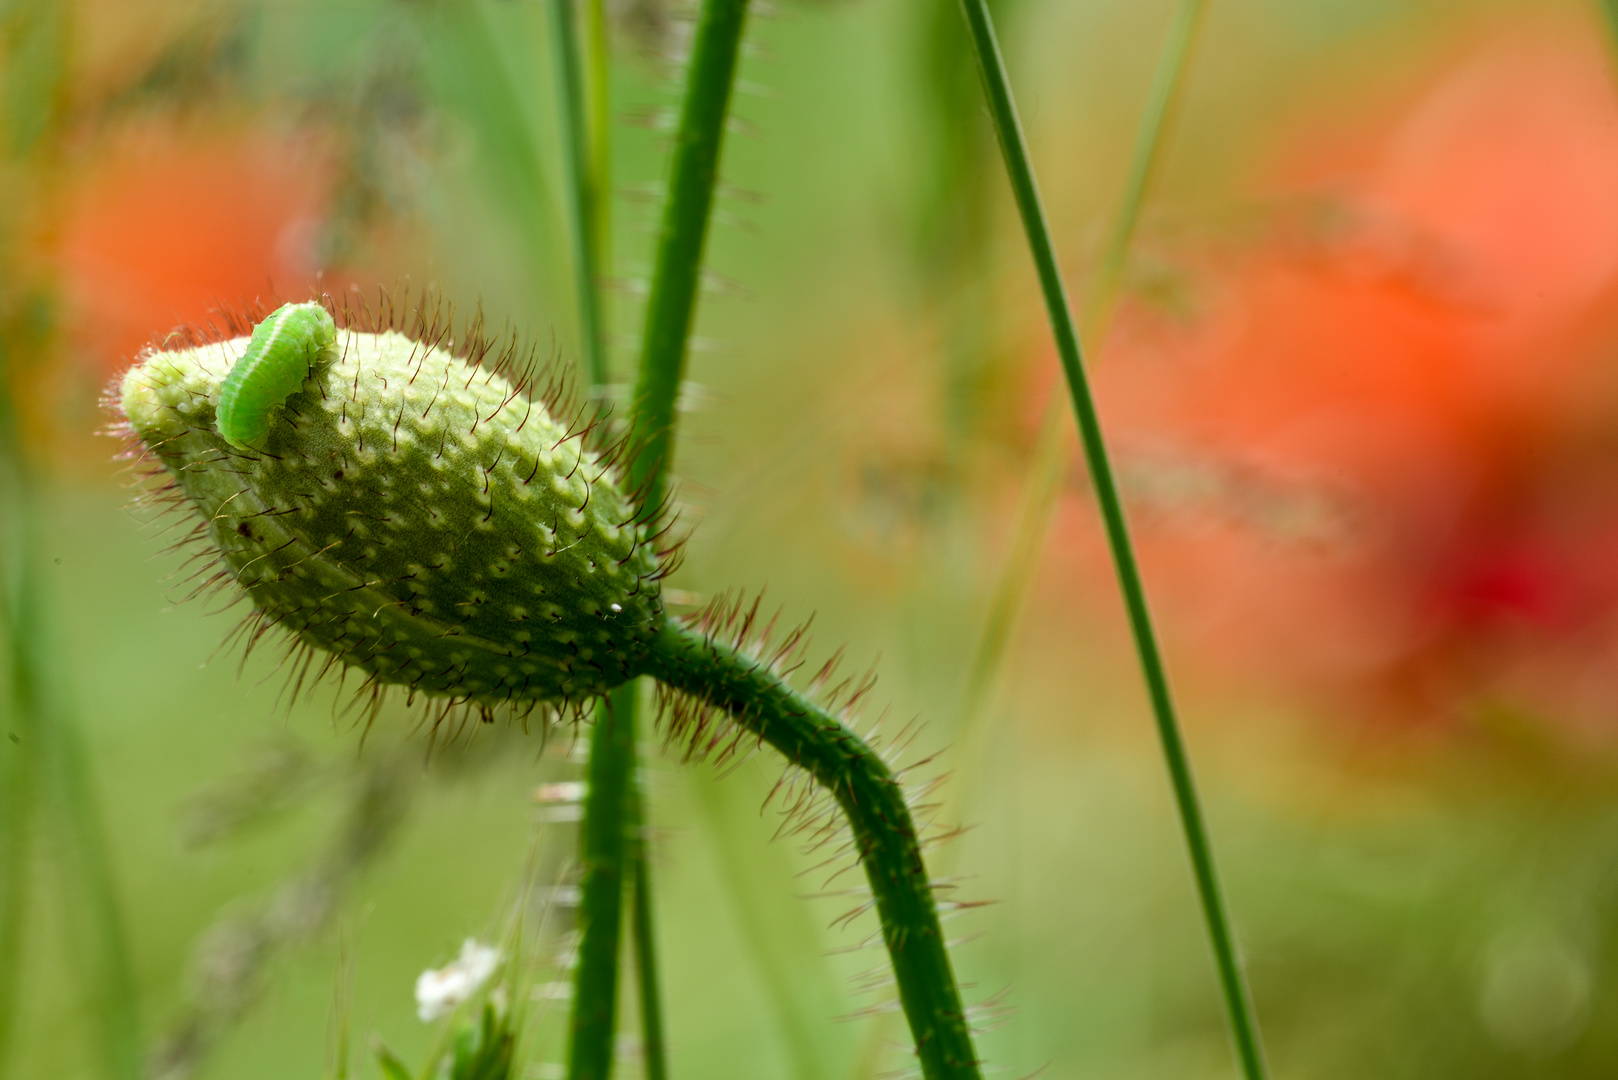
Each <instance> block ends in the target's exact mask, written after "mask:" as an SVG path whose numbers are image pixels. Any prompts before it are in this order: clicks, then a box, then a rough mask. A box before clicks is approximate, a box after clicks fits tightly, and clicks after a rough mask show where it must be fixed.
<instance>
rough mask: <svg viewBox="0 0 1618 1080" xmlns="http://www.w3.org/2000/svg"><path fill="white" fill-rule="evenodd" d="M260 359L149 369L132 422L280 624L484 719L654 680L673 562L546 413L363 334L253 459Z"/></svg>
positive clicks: (124, 400) (241, 344) (440, 362)
mask: <svg viewBox="0 0 1618 1080" xmlns="http://www.w3.org/2000/svg"><path fill="white" fill-rule="evenodd" d="M247 348H248V339H246V338H237V339H234V340H230V341H222V342H216V343H212V344H204V345H199V346H197V347H194V348H182V349H175V350H172V351H152V352H149V353H147V354H146V355H145V356H144V357H143V358H142V360H141V362H140V363H139V364H138V365H137V366H136V367H134V368H132V369H131V370H130V371H129V372H128V373H127V374H126V375H125V376H124V379H123V383H122V386H121V388H120V391H119V394H120V402H119V403H120V404H121V406H122V409H123V412H124V414H125V415H126V416H127V417H128V420H129V424H130V426H131V428H132V429H133V432H134V435H135V437H136V438H137V439H138V440H139V441H140V443H141V444H142V445H143V446H144V449H145V450H146V452H147V453H149V454H150V455H151V456H153V457H155V458H156V460H157V461H158V462H160V463H161V464H162V466H163V467H164V469H166V471H167V472H168V473H169V474H171V475H172V477H173V480H174V481H175V489H176V490H177V492H178V494H179V495H180V496H181V498H182V501H183V502H184V503H185V504H186V505H188V506H189V507H190V509H192V510H194V511H195V512H196V513H198V514H199V515H201V518H202V520H203V522H204V523H205V526H204V528H205V531H206V535H205V541H206V542H207V543H208V544H209V545H211V546H212V547H213V548H214V549H216V550H217V551H218V553H219V555H220V557H221V558H222V560H223V562H224V565H225V567H226V568H227V569H228V571H229V573H230V575H231V576H232V577H234V579H235V580H236V582H237V583H238V584H239V585H240V586H241V587H242V588H243V589H244V590H245V591H246V593H247V595H248V597H249V598H251V600H252V602H253V604H254V605H255V606H256V607H257V608H258V610H259V612H261V613H262V617H263V618H264V619H266V620H268V621H270V622H273V623H275V624H278V625H280V626H282V627H284V628H285V629H287V630H288V631H290V632H291V633H293V634H294V635H296V637H297V638H298V639H299V640H300V641H301V642H303V643H304V644H306V645H309V646H313V647H314V648H317V649H322V650H326V651H328V652H329V653H331V654H332V656H333V657H334V658H335V659H336V660H339V661H341V662H342V663H345V664H351V665H354V666H355V667H358V668H361V669H363V670H364V671H366V672H368V673H369V674H370V676H371V678H372V679H373V680H374V681H375V682H377V683H382V684H395V685H399V686H402V687H406V688H408V689H409V690H410V691H411V692H412V693H414V692H417V691H419V692H421V693H424V694H429V695H438V696H447V697H453V698H462V699H466V700H469V701H472V702H476V703H479V704H493V703H497V702H505V701H516V702H530V701H537V700H544V699H572V700H578V699H580V698H584V697H588V696H590V695H594V694H599V693H601V692H603V691H605V690H608V689H611V688H612V687H614V686H616V685H618V684H619V683H622V682H624V681H625V680H626V679H628V678H630V677H631V676H633V675H634V674H636V673H637V672H639V671H640V670H641V669H642V668H643V661H644V656H645V652H646V649H647V647H648V644H649V642H650V641H651V639H652V638H653V637H655V635H656V633H657V631H658V629H659V628H660V627H661V626H662V624H663V610H662V605H661V603H660V601H659V598H658V588H657V582H658V578H659V576H660V573H659V564H658V558H657V555H656V553H655V552H654V551H653V550H652V546H651V544H650V543H648V541H647V539H646V537H645V535H644V530H643V528H642V526H640V525H639V524H638V523H637V522H636V521H635V510H634V507H633V506H632V505H631V503H630V501H629V499H628V498H626V496H625V494H624V493H623V491H622V490H621V489H620V487H619V484H618V480H617V477H616V476H615V474H614V472H613V470H612V468H611V467H610V466H609V465H608V464H607V463H606V462H605V461H604V460H602V459H601V458H600V457H599V456H598V455H597V454H595V453H593V452H591V451H589V450H587V449H586V448H585V446H584V445H583V443H584V439H583V437H582V436H581V435H580V434H578V433H570V432H569V431H568V430H567V429H565V428H563V427H562V426H561V425H560V424H558V423H557V422H556V421H555V420H553V419H552V418H551V416H550V414H549V413H548V412H547V411H546V408H545V406H544V405H543V404H542V403H540V402H539V401H536V400H531V399H530V398H528V397H526V396H525V395H524V394H523V393H522V392H521V390H520V389H519V388H518V387H517V386H514V385H513V384H512V382H511V381H510V380H508V379H507V378H505V377H504V376H502V375H501V374H499V373H498V372H497V371H493V370H490V369H487V368H481V367H477V366H473V365H471V364H468V363H466V362H465V361H463V360H461V359H460V358H458V357H456V356H455V355H452V354H451V352H450V351H448V350H447V349H444V348H440V347H436V346H434V345H432V344H428V343H426V342H418V341H414V340H412V339H411V338H409V337H407V336H405V335H403V334H400V333H396V332H392V331H388V332H384V333H367V332H360V331H357V330H353V329H345V330H339V331H337V334H336V342H335V345H333V346H331V347H328V348H325V349H323V350H320V351H319V352H318V353H317V352H310V354H309V355H310V357H311V359H310V360H309V361H308V375H307V377H306V378H305V379H304V380H303V383H302V385H301V387H299V388H298V389H296V390H295V391H294V392H292V393H291V394H290V396H287V397H285V398H284V400H278V401H277V402H276V403H275V404H274V405H273V406H272V407H269V408H268V415H267V419H266V426H265V430H264V432H263V434H262V436H259V437H255V438H254V440H253V446H252V447H246V448H244V447H241V446H238V445H234V444H233V443H232V442H231V441H229V440H227V439H226V438H224V437H223V436H221V434H220V433H219V430H218V420H217V410H218V408H219V403H220V394H221V387H222V386H223V385H224V384H225V382H226V380H227V378H228V377H229V376H230V374H231V372H232V370H233V368H235V367H236V366H237V364H238V363H239V362H242V361H243V360H244V353H246V352H247ZM302 355H303V354H301V353H300V357H301V356H302ZM300 362H303V361H302V360H300ZM238 381H240V379H238Z"/></svg>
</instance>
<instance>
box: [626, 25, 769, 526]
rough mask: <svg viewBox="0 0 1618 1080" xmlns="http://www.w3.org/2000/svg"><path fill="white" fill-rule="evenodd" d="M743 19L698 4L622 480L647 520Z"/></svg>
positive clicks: (659, 473) (654, 504)
mask: <svg viewBox="0 0 1618 1080" xmlns="http://www.w3.org/2000/svg"><path fill="white" fill-rule="evenodd" d="M746 16H747V0H703V4H702V10H701V13H700V14H699V15H698V17H697V32H696V39H695V41H694V42H693V43H692V48H691V67H690V69H689V72H688V73H687V76H686V89H685V101H684V104H683V105H682V106H681V109H680V126H679V128H678V130H677V132H676V134H675V143H674V160H673V162H672V163H671V168H670V173H669V195H668V203H667V205H666V206H665V207H664V209H663V231H662V235H661V237H660V238H659V240H658V245H657V263H656V267H655V268H654V270H653V273H652V291H651V296H650V299H649V301H648V304H647V311H646V334H645V337H644V339H643V340H642V342H641V357H640V370H639V373H638V375H637V377H636V380H635V399H634V400H635V423H634V436H633V438H634V442H635V445H637V446H639V447H640V452H639V453H638V454H637V455H636V458H635V460H634V461H633V462H632V463H631V464H630V469H629V479H630V486H631V487H632V488H639V489H640V490H642V491H644V493H645V494H644V496H643V501H642V506H643V508H644V509H643V512H644V513H645V514H647V515H650V514H651V513H653V512H655V511H656V510H657V508H658V507H659V505H660V504H661V502H662V499H663V489H664V481H665V476H666V473H667V471H668V462H669V459H670V457H671V446H672V442H673V437H674V406H675V402H676V399H677V398H678V397H679V392H680V380H681V379H682V378H683V377H684V374H685V360H686V352H687V347H688V343H689V338H690V334H691V323H692V320H693V318H694V317H695V315H696V307H697V289H698V286H699V285H700V284H701V280H702V252H703V248H704V247H705V246H706V244H707V239H708V221H709V218H710V216H711V213H712V210H713V199H714V187H715V185H716V184H717V182H718V179H719V152H720V150H721V148H722V147H723V145H724V138H725V117H726V114H727V113H728V112H729V110H730V95H731V89H732V87H733V85H734V83H735V80H736V61H737V57H738V54H739V53H740V52H741V44H742V29H743V26H744V24H745V23H746Z"/></svg>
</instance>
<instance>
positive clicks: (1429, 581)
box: [1100, 27, 1618, 731]
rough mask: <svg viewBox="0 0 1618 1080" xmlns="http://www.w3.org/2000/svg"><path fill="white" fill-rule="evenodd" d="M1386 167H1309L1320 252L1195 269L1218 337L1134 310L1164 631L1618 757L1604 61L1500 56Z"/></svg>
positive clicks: (1253, 667) (1615, 421)
mask: <svg viewBox="0 0 1618 1080" xmlns="http://www.w3.org/2000/svg"><path fill="white" fill-rule="evenodd" d="M1373 142H1374V145H1372V146H1371V147H1370V149H1369V152H1361V153H1360V154H1359V155H1358V156H1359V158H1360V160H1358V161H1355V162H1352V166H1353V167H1352V169H1345V168H1343V167H1342V164H1341V163H1342V158H1343V155H1342V154H1341V153H1334V151H1333V148H1332V147H1331V146H1330V145H1329V144H1328V145H1324V146H1315V147H1312V148H1310V149H1307V150H1306V151H1305V153H1304V154H1302V155H1298V156H1297V157H1295V158H1294V161H1295V162H1299V161H1301V162H1303V164H1301V165H1300V164H1294V165H1293V166H1292V167H1291V168H1290V169H1288V170H1287V172H1288V174H1289V175H1290V179H1289V180H1287V181H1285V182H1284V183H1283V184H1282V185H1281V187H1282V188H1283V192H1284V193H1290V194H1291V195H1292V196H1293V197H1294V199H1295V200H1296V202H1297V203H1298V204H1299V205H1305V206H1310V205H1312V206H1313V207H1315V208H1316V210H1318V211H1319V212H1318V213H1316V214H1314V215H1313V217H1312V219H1311V220H1309V221H1308V222H1307V223H1306V224H1307V226H1308V227H1307V228H1305V229H1302V230H1299V229H1297V228H1293V229H1286V230H1277V231H1276V235H1275V236H1273V237H1272V238H1271V239H1270V240H1268V241H1266V242H1264V243H1262V244H1260V245H1257V246H1256V247H1254V248H1252V249H1249V250H1247V251H1244V252H1242V253H1240V254H1237V255H1235V256H1230V255H1226V256H1224V257H1215V256H1204V257H1202V258H1200V259H1197V260H1194V261H1195V262H1196V264H1197V269H1196V271H1195V273H1196V275H1197V277H1198V279H1199V285H1198V287H1197V289H1196V290H1195V292H1196V293H1198V294H1199V299H1198V301H1197V303H1196V305H1195V313H1194V314H1193V315H1192V316H1191V317H1190V318H1189V319H1186V318H1183V317H1182V318H1180V319H1178V320H1176V319H1174V318H1171V317H1168V316H1165V315H1162V314H1160V313H1159V314H1153V313H1151V312H1147V311H1145V310H1142V309H1141V308H1139V307H1132V308H1131V309H1129V310H1127V311H1126V312H1125V313H1124V317H1123V319H1122V321H1121V323H1120V329H1119V332H1118V334H1117V335H1116V337H1115V341H1114V344H1113V346H1111V347H1109V348H1108V350H1107V356H1106V358H1105V362H1104V363H1103V364H1102V365H1100V384H1101V386H1100V393H1101V400H1102V407H1103V415H1104V417H1105V418H1106V420H1107V422H1108V426H1109V430H1110V432H1111V435H1112V438H1113V441H1114V443H1115V444H1116V445H1117V446H1118V447H1119V449H1120V452H1121V454H1122V456H1123V457H1124V458H1125V459H1126V461H1133V462H1134V463H1135V466H1136V468H1135V470H1134V472H1135V473H1136V474H1138V475H1139V476H1142V477H1144V478H1145V482H1146V486H1145V488H1144V489H1142V488H1141V486H1140V485H1138V484H1137V485H1136V503H1137V510H1138V511H1142V512H1143V513H1137V516H1138V517H1140V518H1141V521H1140V529H1139V530H1138V531H1139V532H1140V534H1141V539H1142V543H1143V550H1144V555H1145V559H1146V570H1147V575H1148V583H1149V585H1150V586H1151V587H1152V591H1153V593H1154V597H1155V598H1156V601H1157V605H1158V607H1159V608H1160V610H1161V612H1162V615H1163V621H1164V622H1165V624H1166V625H1167V626H1168V627H1169V628H1170V633H1171V635H1172V634H1176V633H1178V634H1182V635H1185V636H1188V637H1193V638H1195V640H1196V641H1198V642H1199V643H1200V644H1201V646H1202V648H1203V650H1204V655H1205V656H1206V657H1208V658H1209V659H1210V660H1211V661H1213V662H1214V663H1216V664H1220V665H1222V666H1225V667H1227V668H1235V669H1240V670H1244V671H1247V672H1249V673H1251V674H1254V675H1257V676H1259V677H1260V678H1262V679H1263V680H1264V681H1266V682H1268V683H1271V684H1273V683H1274V682H1276V681H1277V680H1282V681H1285V682H1286V683H1288V684H1290V685H1292V686H1294V687H1297V688H1301V689H1304V690H1307V691H1310V692H1312V693H1314V694H1317V695H1323V696H1326V697H1328V698H1329V699H1330V700H1332V701H1334V702H1337V703H1340V704H1347V705H1349V706H1351V707H1353V708H1355V709H1357V710H1359V711H1361V712H1364V713H1371V714H1377V715H1389V714H1392V715H1398V716H1404V717H1409V716H1413V715H1427V716H1430V715H1435V714H1447V713H1454V712H1455V711H1457V710H1464V709H1465V708H1467V707H1469V706H1472V705H1476V704H1478V703H1480V702H1494V703H1500V704H1509V705H1511V706H1513V707H1519V708H1529V709H1533V710H1536V711H1541V712H1548V713H1552V714H1555V715H1557V716H1559V717H1567V718H1570V719H1572V718H1578V717H1584V718H1587V719H1591V720H1599V721H1600V722H1602V723H1604V724H1606V726H1607V727H1608V728H1609V729H1610V730H1614V731H1618V675H1615V673H1618V277H1615V275H1618V92H1615V82H1614V78H1613V75H1612V72H1611V70H1610V60H1609V57H1608V55H1607V53H1606V52H1605V50H1604V49H1603V41H1602V40H1601V37H1600V36H1599V35H1598V34H1596V33H1595V32H1594V30H1593V29H1591V28H1588V27H1582V28H1580V29H1579V32H1577V33H1566V34H1564V33H1559V32H1550V31H1542V30H1541V31H1523V32H1517V33H1514V34H1512V35H1511V36H1510V37H1507V38H1503V39H1500V40H1496V41H1494V42H1491V43H1489V44H1487V45H1485V46H1484V47H1482V48H1479V49H1477V50H1475V51H1474V52H1473V53H1472V54H1471V55H1470V56H1468V57H1467V58H1466V59H1465V60H1464V62H1462V63H1459V64H1457V65H1455V66H1453V67H1452V68H1451V69H1450V70H1448V71H1446V72H1445V73H1443V74H1442V76H1441V77H1439V78H1438V79H1437V80H1436V81H1435V82H1433V84H1432V85H1431V86H1430V87H1429V88H1428V89H1427V91H1426V92H1425V93H1424V94H1423V95H1422V96H1421V97H1420V98H1419V100H1417V101H1415V102H1414V103H1412V105H1411V106H1410V108H1409V109H1408V110H1407V111H1406V112H1405V113H1404V114H1403V115H1402V116H1401V117H1400V118H1399V119H1398V121H1397V123H1396V124H1395V125H1394V126H1393V127H1392V129H1391V130H1389V131H1387V132H1386V133H1385V134H1384V135H1383V136H1382V137H1381V138H1379V139H1377V140H1374V141H1373ZM1350 156H1354V155H1350ZM1334 158H1335V159H1336V160H1337V161H1338V163H1339V164H1338V167H1337V168H1336V170H1335V175H1323V171H1322V169H1321V168H1320V167H1318V166H1314V167H1312V166H1310V165H1309V161H1310V160H1311V159H1313V160H1314V161H1322V160H1331V159H1334ZM1300 176H1301V177H1302V180H1300V179H1299V177H1300ZM1298 195H1307V196H1309V198H1308V199H1296V196H1298ZM1306 216H1307V215H1306ZM1165 481H1172V483H1169V484H1167V485H1166V484H1165ZM1154 487H1155V488H1156V489H1157V490H1159V492H1160V493H1161V492H1163V491H1169V492H1174V491H1178V492H1180V493H1181V494H1179V495H1173V496H1171V497H1167V498H1162V497H1159V498H1155V499H1154V498H1152V497H1151V492H1152V490H1153V489H1154ZM1187 491H1189V492H1192V493H1193V497H1191V498H1186V497H1185V495H1184V493H1185V492H1187Z"/></svg>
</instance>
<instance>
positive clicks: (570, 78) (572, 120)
mask: <svg viewBox="0 0 1618 1080" xmlns="http://www.w3.org/2000/svg"><path fill="white" fill-rule="evenodd" d="M573 4H574V0H547V2H546V5H545V9H546V11H548V12H549V13H550V31H551V34H550V36H551V56H552V59H553V62H554V64H555V67H556V83H557V88H556V97H557V101H558V103H559V104H560V106H561V113H562V142H563V145H564V149H565V153H564V155H563V156H564V157H565V158H566V162H567V183H566V184H564V185H563V187H564V189H565V195H566V198H565V200H564V201H565V202H566V203H567V211H568V225H569V232H570V234H571V236H572V239H573V271H574V277H575V281H574V291H575V293H576V295H577V300H578V305H579V339H580V342H581V349H580V351H581V352H582V353H583V354H584V367H585V374H586V376H587V377H588V378H589V380H590V385H591V389H592V390H599V388H600V387H601V386H603V385H605V384H606V382H607V379H608V375H607V352H606V328H605V325H604V323H603V315H602V310H601V306H602V305H601V288H600V283H601V269H600V267H601V257H600V256H601V250H602V240H603V236H602V234H601V229H600V212H599V210H598V207H599V205H600V204H601V203H602V202H603V201H604V200H602V198H601V184H602V182H603V181H604V180H605V178H606V177H605V174H604V173H601V172H598V171H597V169H598V168H599V167H600V166H601V164H602V162H601V160H600V159H598V157H597V154H596V152H595V150H594V148H593V146H592V142H593V140H592V139H591V129H590V126H589V120H588V117H587V112H588V110H589V103H588V102H587V101H586V98H585V95H586V93H587V90H586V85H585V75H584V65H583V61H582V60H581V58H580V56H579V32H578V26H577V22H576V20H575V19H574V17H573Z"/></svg>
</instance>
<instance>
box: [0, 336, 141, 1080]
mask: <svg viewBox="0 0 1618 1080" xmlns="http://www.w3.org/2000/svg"><path fill="white" fill-rule="evenodd" d="M8 353H9V348H8V343H6V342H4V341H0V495H4V496H5V497H6V498H5V503H6V507H5V508H6V511H7V517H8V518H11V519H12V521H13V522H14V526H13V528H14V531H13V533H12V535H10V536H8V537H4V538H3V539H4V540H6V541H8V542H7V543H6V544H5V549H0V555H5V556H9V558H8V560H7V561H8V563H9V565H5V566H0V575H3V578H0V619H3V620H4V621H5V624H6V625H5V627H4V630H3V634H0V636H3V637H4V638H5V640H6V641H7V643H8V649H7V655H6V657H5V660H6V662H7V664H8V666H9V668H10V672H9V679H8V680H7V681H8V682H9V684H10V688H11V702H10V705H11V707H10V709H8V719H9V721H10V722H9V724H8V725H7V727H8V729H9V730H8V735H9V734H15V735H16V736H17V739H18V741H17V742H15V743H11V742H10V740H9V738H8V740H7V741H8V743H9V745H8V747H7V750H8V751H20V753H17V754H16V758H17V760H16V761H14V763H13V766H12V769H13V770H19V771H23V772H24V773H25V774H27V773H31V774H32V775H24V776H23V778H22V779H23V783H22V784H21V785H20V789H19V791H18V792H17V793H16V794H15V795H8V802H9V801H11V800H12V799H16V800H18V801H17V802H16V803H14V805H13V807H8V809H14V810H15V814H14V816H13V817H11V819H10V820H8V821H5V822H3V823H0V825H3V826H4V827H5V828H6V829H7V831H8V833H10V835H9V836H8V838H7V839H8V844H7V847H8V850H7V852H6V856H7V860H8V863H10V864H11V865H8V866H7V868H6V869H7V872H8V876H9V875H10V874H11V873H13V872H15V873H16V878H15V879H8V881H7V883H6V887H5V892H6V895H5V902H6V905H7V906H6V910H5V911H4V912H3V913H0V917H3V919H4V926H3V927H0V929H3V931H4V932H5V933H6V934H7V939H5V940H0V981H3V982H4V983H5V984H6V985H0V1025H4V1027H5V1028H6V1030H4V1031H0V1052H3V1051H5V1050H6V1049H7V1042H8V1041H9V1028H10V1026H11V1024H12V1022H13V1021H14V1018H15V1006H16V1004H17V1003H16V1000H15V986H16V982H15V980H16V976H17V973H18V970H19V967H20V959H21V955H20V954H21V948H22V944H23V941H24V940H26V923H25V919H24V914H25V909H24V904H25V903H26V892H25V890H26V883H25V880H26V876H27V875H26V870H27V861H26V860H27V857H28V849H29V843H28V831H27V830H28V829H29V828H30V826H31V824H32V818H33V816H34V813H35V810H36V808H38V809H48V810H49V811H50V814H49V822H50V825H51V826H52V829H53V831H54V832H55V833H56V834H57V843H58V844H59V850H60V852H61V853H62V855H63V869H64V870H65V871H66V872H67V873H68V874H70V875H71V886H70V888H71V889H72V891H75V892H77V894H78V899H79V901H80V902H81V903H82V905H83V908H82V910H81V911H80V913H79V917H78V918H77V919H75V920H73V921H72V922H70V924H69V934H70V938H69V951H70V952H79V953H81V956H80V957H79V959H80V961H81V966H82V969H83V976H82V977H83V979H84V982H85V988H84V1000H85V1001H86V1002H87V1003H88V1004H89V1005H90V1007H91V1011H92V1013H93V1020H91V1025H92V1026H93V1027H94V1028H96V1029H97V1030H98V1034H99V1036H100V1040H99V1042H100V1045H99V1047H98V1049H99V1050H100V1054H101V1060H100V1065H101V1070H102V1074H103V1075H105V1076H106V1077H108V1078H109V1080H136V1078H137V1077H138V1076H139V1074H140V1060H141V1055H140V1031H139V1024H138V1022H137V1020H136V1017H135V1009H134V1002H135V989H134V977H133V975H132V974H131V972H130V967H129V952H128V947H127V944H126V941H125V936H124V931H123V923H122V919H121V916H120V914H119V910H118V899H117V891H116V889H115V887H114V885H113V879H112V868H111V862H110V859H109V856H108V852H107V845H106V839H105V837H104V836H103V835H102V831H101V823H100V820H99V813H98V810H97V806H96V799H95V793H94V791H93V789H92V787H91V780H90V776H89V766H88V763H87V762H86V761H85V753H84V747H83V745H82V742H81V739H80V735H79V732H78V731H77V729H76V727H75V726H74V725H73V724H72V722H71V718H70V717H69V716H68V715H66V714H65V713H64V711H63V709H62V706H61V703H60V702H59V700H57V695H56V694H55V693H54V692H53V691H52V688H51V676H50V663H49V660H48V657H47V655H46V652H45V642H47V641H48V640H49V629H48V627H47V622H46V618H45V614H44V612H45V608H44V602H43V598H42V597H41V596H40V588H39V585H40V581H39V579H40V575H41V571H40V570H39V564H40V560H39V559H38V557H37V555H36V553H37V551H38V549H39V544H38V538H37V536H36V535H35V522H37V520H38V509H37V506H38V502H37V498H36V495H35V488H34V485H33V482H32V478H31V476H30V475H29V469H28V465H27V463H26V462H25V460H24V458H23V454H22V447H21V445H20V442H19V439H18V437H17V424H16V414H15V412H14V409H13V406H12V401H11V396H10V394H9V392H8V391H9V385H8V372H7V366H8V365H7V362H6V361H7V354H8ZM13 515H14V516H13ZM23 800H26V801H23ZM13 830H16V831H13Z"/></svg>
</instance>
